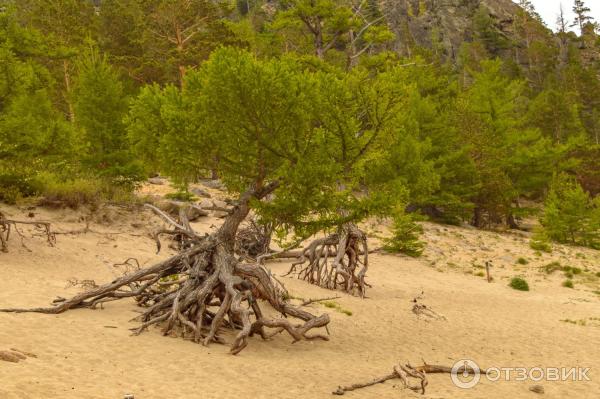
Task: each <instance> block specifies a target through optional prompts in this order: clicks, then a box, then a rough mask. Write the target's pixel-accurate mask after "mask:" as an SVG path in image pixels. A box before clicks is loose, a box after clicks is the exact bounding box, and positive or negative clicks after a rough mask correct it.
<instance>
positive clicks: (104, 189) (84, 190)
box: [33, 173, 134, 209]
mask: <svg viewBox="0 0 600 399" xmlns="http://www.w3.org/2000/svg"><path fill="white" fill-rule="evenodd" d="M33 185H34V187H35V189H36V194H37V195H39V196H40V197H42V198H41V199H40V201H39V203H40V205H43V206H52V207H68V208H72V209H77V208H78V207H80V206H82V205H92V206H95V205H98V204H99V203H100V202H102V201H115V202H119V203H129V202H132V200H133V198H134V195H133V191H132V189H131V187H130V186H129V185H119V184H115V183H114V182H113V181H111V180H106V179H101V178H98V177H75V178H70V179H62V178H60V177H59V176H57V175H56V174H52V173H40V174H38V175H37V176H36V177H35V179H34V182H33Z"/></svg>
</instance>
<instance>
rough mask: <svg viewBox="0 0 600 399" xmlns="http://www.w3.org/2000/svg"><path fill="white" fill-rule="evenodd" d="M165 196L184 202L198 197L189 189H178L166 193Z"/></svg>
mask: <svg viewBox="0 0 600 399" xmlns="http://www.w3.org/2000/svg"><path fill="white" fill-rule="evenodd" d="M165 198H166V199H170V200H175V201H183V202H192V201H195V200H196V199H197V198H196V196H195V195H194V194H192V193H190V192H189V191H177V192H174V193H169V194H166V195H165Z"/></svg>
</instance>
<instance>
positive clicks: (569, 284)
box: [562, 279, 574, 288]
mask: <svg viewBox="0 0 600 399" xmlns="http://www.w3.org/2000/svg"><path fill="white" fill-rule="evenodd" d="M562 286H563V287H566V288H573V287H574V285H573V280H571V279H567V280H565V281H563V283H562Z"/></svg>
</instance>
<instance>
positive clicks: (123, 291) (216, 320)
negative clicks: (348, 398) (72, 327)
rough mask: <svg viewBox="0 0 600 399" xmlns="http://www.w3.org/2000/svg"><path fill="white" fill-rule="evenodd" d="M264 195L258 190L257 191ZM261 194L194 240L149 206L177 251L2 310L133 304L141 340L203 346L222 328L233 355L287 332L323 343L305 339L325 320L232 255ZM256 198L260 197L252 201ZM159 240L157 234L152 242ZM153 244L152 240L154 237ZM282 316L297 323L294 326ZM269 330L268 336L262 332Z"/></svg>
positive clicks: (217, 338)
mask: <svg viewBox="0 0 600 399" xmlns="http://www.w3.org/2000/svg"><path fill="white" fill-rule="evenodd" d="M263 190H264V189H263ZM260 193H261V192H260V191H259V192H258V193H257V192H256V191H251V192H249V193H246V194H244V195H243V196H242V201H240V205H238V206H237V207H236V208H235V210H234V211H233V212H232V214H231V215H230V216H229V217H227V219H226V220H225V223H224V224H223V226H222V227H221V228H220V229H219V230H218V231H217V232H215V233H214V234H212V235H207V236H200V235H199V234H197V233H196V232H194V230H193V229H192V228H191V227H190V224H189V222H188V221H187V219H186V217H185V215H184V214H182V215H181V216H180V220H179V221H175V220H173V219H172V218H171V217H170V216H168V215H166V214H165V213H164V212H161V211H160V210H158V209H156V208H154V207H152V206H150V208H151V209H153V210H154V211H155V212H156V213H158V214H159V215H160V216H161V217H162V218H163V219H164V220H165V221H166V222H167V223H168V224H169V225H170V226H171V228H172V229H165V230H162V231H161V234H169V235H172V236H180V237H183V240H184V244H185V245H183V246H182V248H183V249H182V252H180V253H179V254H177V255H175V256H173V257H171V258H169V259H167V260H165V261H163V262H160V263H157V264H155V265H153V266H151V267H148V268H144V269H139V270H137V271H134V272H132V273H130V274H126V275H125V276H123V277H121V278H118V279H116V280H114V281H112V282H111V283H108V284H105V285H102V286H99V287H96V288H94V289H91V290H89V291H86V292H84V293H81V294H79V295H76V296H74V297H73V298H71V299H68V300H64V301H60V302H57V303H56V304H55V305H54V306H52V307H49V308H34V309H0V311H2V312H15V313H20V312H38V313H47V314H57V313H62V312H64V311H67V310H69V309H77V308H95V307H97V306H98V305H100V304H103V303H106V302H110V301H115V300H119V299H122V298H134V299H135V300H136V302H137V304H138V305H139V306H141V307H143V308H144V311H143V313H142V314H141V315H140V316H139V317H138V318H137V319H138V320H139V322H140V323H141V324H140V325H139V326H138V327H136V328H135V329H134V334H140V333H141V332H142V331H144V330H146V329H147V328H148V327H150V326H152V325H159V324H160V325H161V326H162V331H163V334H164V335H167V334H169V335H180V336H182V337H185V338H188V339H191V340H193V341H194V342H201V343H203V344H204V345H208V344H209V343H211V342H218V343H224V342H225V340H224V338H223V336H222V334H221V333H222V331H223V330H224V329H229V330H231V331H234V332H236V335H235V338H234V339H233V342H232V343H231V353H233V354H237V353H239V352H240V351H241V350H243V349H244V348H245V347H246V345H247V344H248V337H251V336H253V335H254V334H258V335H260V336H261V337H262V338H263V339H268V338H269V337H271V336H273V335H274V334H277V333H279V332H282V331H287V332H288V333H289V334H290V335H291V336H292V338H293V341H294V342H296V341H300V340H312V339H323V340H327V339H328V338H327V336H325V335H321V334H314V333H310V331H311V330H313V329H315V328H319V327H325V326H326V325H327V324H328V323H329V316H328V315H327V314H323V315H321V316H315V315H313V314H311V313H309V312H306V311H305V310H302V309H299V308H296V307H294V306H292V305H291V304H290V303H289V302H287V300H286V298H288V297H289V295H288V294H287V292H286V290H285V288H284V287H283V286H282V285H281V284H279V283H278V282H277V281H276V280H275V279H274V278H272V277H271V275H270V273H269V272H268V271H267V270H266V269H265V268H263V267H262V266H260V265H257V264H249V263H241V262H239V261H237V260H236V258H235V256H234V240H235V233H236V230H237V227H238V226H239V224H240V223H241V221H242V220H243V219H244V218H245V217H246V216H247V214H248V211H249V207H248V202H249V200H250V198H251V197H252V196H255V197H257V196H258V195H259V194H260ZM258 198H259V197H258ZM157 237H158V236H157ZM157 242H159V241H158V238H157ZM263 303H268V304H269V305H270V306H272V307H273V308H274V309H275V310H276V311H277V312H279V313H280V314H281V315H282V316H283V317H282V318H275V319H271V318H268V317H265V316H264V315H263V312H262V310H261V304H263ZM287 317H290V318H295V319H299V320H300V322H299V323H298V324H292V322H291V321H289V320H288V319H287ZM267 328H271V329H275V331H274V332H271V333H270V334H269V333H267V331H266V329H267Z"/></svg>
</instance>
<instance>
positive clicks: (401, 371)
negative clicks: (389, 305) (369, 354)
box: [332, 363, 487, 395]
mask: <svg viewBox="0 0 600 399" xmlns="http://www.w3.org/2000/svg"><path fill="white" fill-rule="evenodd" d="M465 367H466V369H465ZM476 372H479V373H481V374H486V372H487V371H486V370H478V371H475V370H473V369H471V368H470V367H467V366H463V367H460V368H458V369H457V370H456V373H459V374H475V373H476ZM451 373H452V368H451V367H447V366H436V365H432V364H427V363H425V364H424V365H422V366H417V367H413V366H411V365H410V364H406V365H402V364H398V365H396V366H394V368H393V371H392V372H391V373H390V374H387V375H384V376H382V377H378V378H375V379H374V380H371V381H368V382H361V383H355V384H352V385H347V386H338V388H337V389H336V390H335V391H333V392H332V394H334V395H343V394H345V393H346V392H350V391H354V390H357V389H361V388H366V387H370V386H372V385H377V384H381V383H384V382H386V381H388V380H393V379H396V378H398V379H400V381H402V385H403V386H404V388H406V389H410V390H412V391H415V392H420V393H421V394H422V395H425V388H426V387H427V385H428V384H429V381H428V380H427V374H451ZM410 378H412V379H416V380H417V381H418V385H413V384H411V382H410V380H409V379H410Z"/></svg>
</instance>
